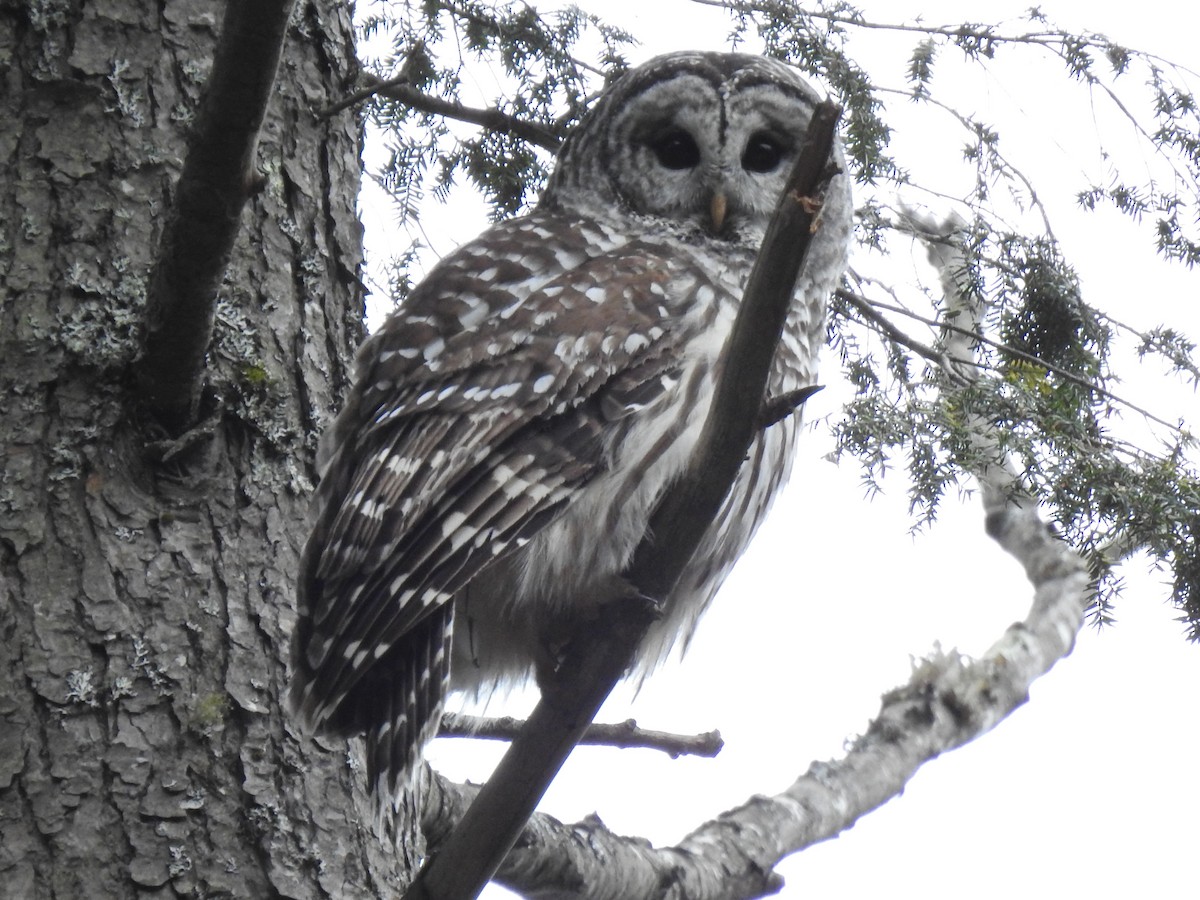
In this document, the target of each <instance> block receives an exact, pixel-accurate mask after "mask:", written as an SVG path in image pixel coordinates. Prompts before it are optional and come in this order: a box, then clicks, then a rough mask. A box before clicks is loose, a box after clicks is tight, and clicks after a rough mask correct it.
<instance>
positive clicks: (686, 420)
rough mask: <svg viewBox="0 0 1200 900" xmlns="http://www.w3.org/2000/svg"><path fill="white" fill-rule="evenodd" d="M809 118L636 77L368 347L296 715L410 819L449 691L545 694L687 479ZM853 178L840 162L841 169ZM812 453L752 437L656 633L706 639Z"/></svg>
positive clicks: (335, 463) (325, 481)
mask: <svg viewBox="0 0 1200 900" xmlns="http://www.w3.org/2000/svg"><path fill="white" fill-rule="evenodd" d="M817 100H818V98H817V97H816V95H815V93H814V92H813V90H812V89H811V88H809V87H808V86H807V85H806V84H805V83H804V82H803V81H802V80H801V79H800V78H799V77H798V76H797V75H796V73H795V72H794V71H793V70H792V69H790V68H789V67H788V66H786V65H784V64H782V63H779V62H775V61H772V60H767V59H764V58H760V57H753V56H745V55H736V54H720V53H676V54H671V55H668V56H662V57H659V58H657V59H654V60H652V61H651V62H649V63H647V64H645V65H644V66H641V67H640V68H637V69H634V70H632V71H631V72H629V73H627V74H626V75H624V76H623V77H621V78H620V79H619V80H617V81H616V82H615V83H614V84H613V85H612V86H611V87H610V88H609V89H608V90H607V91H606V92H605V93H604V94H603V95H602V96H601V97H600V99H599V100H598V101H597V102H596V104H595V105H594V107H593V108H592V109H591V110H590V111H589V112H588V113H587V115H586V116H585V117H584V118H583V120H582V122H581V123H580V124H579V125H578V127H577V128H576V129H575V130H574V131H573V132H572V134H571V135H570V136H569V138H568V139H567V141H566V142H565V143H564V145H563V147H562V150H561V152H560V154H559V157H558V160H557V164H556V167H555V170H554V173H553V175H552V176H551V178H550V181H549V184H548V186H547V188H546V191H545V194H544V195H543V196H542V198H541V200H540V202H539V203H538V205H537V207H536V208H535V209H534V210H533V211H532V212H531V213H530V214H529V215H526V216H523V217H521V218H516V219H512V220H510V221H506V222H501V223H500V224H498V225H495V226H493V227H492V228H490V229H488V230H487V231H485V232H484V233H483V234H482V235H481V236H480V237H478V238H476V239H475V240H473V241H471V242H470V243H468V244H466V245H464V246H462V247H461V248H460V249H458V250H457V251H456V252H454V253H452V254H451V255H449V256H447V257H446V258H445V259H443V260H442V261H441V262H440V263H439V264H438V266H437V267H436V268H434V269H433V270H432V271H431V272H430V273H429V276H428V277H427V278H426V279H425V280H424V281H423V282H422V283H421V284H420V285H419V286H418V287H417V288H416V289H415V290H413V291H412V293H411V294H410V295H409V297H408V298H407V300H406V302H405V303H404V305H403V307H402V308H400V309H399V310H398V311H397V312H396V313H394V314H393V315H392V316H391V318H390V319H388V320H387V322H385V323H384V325H383V326H382V327H381V328H380V329H379V331H378V332H376V333H375V334H374V335H372V336H371V338H370V339H369V340H368V341H367V342H366V343H365V344H364V345H363V347H362V349H361V351H360V353H359V356H358V363H357V380H356V383H355V385H354V388H353V390H352V391H351V394H350V397H349V399H348V401H347V404H346V407H345V409H344V410H343V411H342V413H341V414H340V415H339V416H338V418H337V420H336V422H335V423H334V425H333V427H332V429H331V432H330V434H329V435H327V438H326V443H325V446H324V447H323V455H324V456H325V457H326V458H327V461H326V462H325V469H324V474H323V477H322V481H321V485H320V489H319V492H318V500H317V504H318V506H317V509H318V513H317V519H316V524H315V527H314V529H313V532H312V535H311V537H310V538H309V540H308V544H307V547H306V549H305V552H304V556H303V561H302V571H301V573H300V581H299V608H300V619H299V623H298V627H297V633H296V642H295V648H294V661H295V669H296V675H295V680H294V683H293V686H292V698H291V699H292V705H293V708H294V709H295V711H296V713H297V714H298V716H299V718H300V719H301V721H302V722H304V723H306V724H307V726H309V727H310V728H315V729H317V730H319V731H321V732H324V733H335V734H344V735H354V734H364V733H365V736H366V746H367V764H368V773H369V779H370V781H371V783H372V785H373V787H375V789H376V790H377V791H378V792H379V793H380V796H381V797H390V796H394V795H395V792H396V791H397V789H398V787H400V786H402V784H403V781H404V776H405V773H406V772H408V771H410V770H411V768H412V766H413V764H414V762H415V760H416V759H417V758H418V756H419V754H420V752H421V750H422V748H423V746H424V744H425V743H426V742H427V741H428V740H429V739H430V738H431V737H432V736H433V735H434V734H435V733H436V730H437V724H438V720H439V717H440V713H441V710H442V707H443V702H444V698H445V696H446V694H447V692H449V691H451V690H465V691H470V692H475V693H485V694H486V693H487V692H489V691H490V690H491V689H492V688H493V687H495V686H496V685H499V684H503V683H511V682H514V681H519V680H521V679H524V678H526V677H527V676H529V675H537V674H545V673H546V672H548V671H549V670H551V669H552V668H553V666H554V663H555V650H556V647H557V646H559V645H560V642H561V640H562V639H563V637H564V636H565V635H567V634H569V633H570V632H571V631H572V626H573V624H574V623H576V622H577V621H579V620H580V619H581V618H582V617H583V612H584V611H586V609H587V607H588V605H589V604H595V603H599V602H603V600H604V599H605V597H606V596H611V592H612V588H613V586H614V584H615V583H616V581H617V578H618V576H619V574H620V572H621V571H622V569H623V567H624V566H625V565H626V563H627V562H628V561H629V559H630V557H631V555H632V553H633V550H634V548H635V547H636V546H637V544H638V542H639V541H640V540H641V539H642V537H643V534H644V533H645V530H646V523H647V520H648V518H649V515H650V512H651V511H652V509H653V507H654V505H655V502H656V500H657V498H658V497H659V495H660V494H661V492H662V491H663V489H664V487H665V486H666V485H668V484H669V483H670V482H671V480H672V479H673V478H675V477H676V476H678V475H679V474H680V473H681V472H682V471H683V469H684V468H685V467H686V465H687V464H688V461H689V457H690V455H691V454H692V452H693V447H694V445H695V442H696V440H697V437H698V436H699V433H700V429H701V426H702V425H703V422H704V418H705V414H706V411H707V408H708V405H709V402H710V397H711V394H712V390H713V383H714V379H715V378H716V377H717V376H718V375H719V373H720V371H721V368H722V363H723V359H722V349H723V347H724V345H725V343H726V338H727V336H728V334H729V332H730V328H731V325H732V323H733V319H734V315H735V312H736V310H737V306H738V303H739V300H740V298H741V292H742V290H743V287H744V285H745V282H746V279H747V277H748V275H749V272H750V268H751V265H752V264H753V261H754V257H755V253H756V251H757V249H758V247H759V244H760V243H761V241H762V238H763V234H764V231H765V228H766V225H767V222H768V220H769V218H770V215H771V212H772V210H773V209H774V206H775V204H776V201H777V199H778V197H779V195H780V193H781V191H782V187H783V183H784V179H785V178H786V176H787V174H788V172H789V170H790V169H791V166H792V163H793V162H794V160H795V157H796V155H797V152H798V149H799V147H800V144H801V141H802V139H803V137H804V133H805V129H806V127H807V125H808V122H809V120H810V118H811V115H812V111H813V108H814V106H815V104H816V102H817ZM838 152H839V154H840V151H838ZM850 219H851V208H850V196H849V190H848V188H847V187H846V178H845V177H838V178H835V179H834V180H833V183H832V186H831V187H830V189H829V192H828V195H827V196H826V198H825V204H824V209H823V213H822V221H821V226H820V228H819V230H818V232H817V234H816V236H815V239H814V243H813V245H812V247H811V250H810V256H809V261H808V265H807V267H806V269H805V271H804V273H802V276H801V283H800V284H799V286H798V288H797V294H796V298H795V302H794V304H793V306H792V308H791V311H790V314H789V317H788V321H787V326H786V329H785V332H784V335H783V339H782V343H781V345H780V347H779V349H778V351H777V354H776V357H775V362H774V366H773V371H772V374H771V378H770V385H769V389H770V391H771V392H772V393H780V392H783V391H787V390H791V389H795V388H798V387H802V386H805V385H809V384H812V383H813V381H814V378H815V362H816V356H817V349H818V347H819V345H820V344H821V343H822V340H823V337H824V326H823V320H824V305H825V300H826V297H827V295H828V294H829V292H830V291H831V289H832V288H833V287H834V285H835V283H836V282H837V280H838V279H839V277H840V275H841V273H842V270H843V268H844V265H845V261H846V254H847V248H848V244H849V234H850ZM797 430H798V422H797V421H796V418H795V417H793V418H790V419H786V420H784V421H781V422H779V423H777V424H775V425H773V426H771V427H769V428H767V429H765V430H763V431H762V432H761V433H760V434H759V435H758V437H757V438H756V440H755V442H754V444H753V446H752V447H751V449H750V452H749V454H748V458H747V460H746V462H745V464H744V466H743V467H742V470H741V473H740V475H739V477H738V479H737V481H736V483H735V485H734V487H733V489H732V490H731V492H730V494H729V496H728V497H727V498H726V499H725V501H724V505H723V507H722V509H721V511H720V514H719V516H718V518H717V519H716V521H715V522H714V523H713V524H712V526H711V527H710V528H709V529H708V532H707V534H706V535H705V537H704V539H703V541H702V543H701V545H700V548H699V550H698V551H697V553H696V555H695V557H694V559H693V561H692V563H691V565H690V567H689V568H688V570H687V571H686V572H685V574H684V576H683V578H682V579H681V581H680V582H679V584H678V585H677V587H676V589H675V590H674V592H673V593H672V594H671V596H669V597H666V598H656V599H658V600H660V601H661V603H662V616H661V618H660V620H659V621H657V622H656V623H655V625H654V626H653V628H652V630H651V632H650V633H649V634H648V635H647V636H646V638H645V642H644V644H643V646H642V647H641V649H640V652H639V655H638V660H637V662H636V664H635V665H636V670H637V671H638V672H640V673H643V674H644V673H645V671H647V670H649V669H650V668H652V667H653V666H654V665H655V664H656V663H657V662H658V661H659V660H661V659H662V658H663V656H664V655H665V654H666V653H667V652H668V651H669V650H670V648H671V646H672V644H673V643H675V642H676V641H682V642H684V643H686V641H687V640H688V638H689V637H690V635H691V633H692V630H693V628H694V627H695V624H696V620H697V618H698V617H699V616H700V614H701V613H702V612H703V610H704V609H705V607H706V606H707V605H708V603H709V601H710V599H711V598H712V596H713V594H714V593H715V592H716V590H717V587H718V586H719V585H720V583H721V581H722V580H723V579H724V577H725V575H726V574H727V573H728V572H729V570H730V568H731V567H732V566H733V563H734V561H735V560H736V559H737V557H738V556H739V554H741V552H742V551H743V549H744V548H745V547H746V544H747V543H748V541H749V540H750V537H751V535H752V534H753V533H754V531H755V529H756V527H757V526H758V524H759V522H760V521H761V519H762V517H763V515H764V513H765V512H766V510H767V507H768V505H769V503H770V501H771V498H772V496H773V495H774V494H775V492H776V490H777V489H778V488H779V486H780V484H781V483H782V482H783V480H784V479H785V477H786V475H787V473H788V469H789V465H790V456H791V452H792V448H793V444H794V442H795V438H796V434H797Z"/></svg>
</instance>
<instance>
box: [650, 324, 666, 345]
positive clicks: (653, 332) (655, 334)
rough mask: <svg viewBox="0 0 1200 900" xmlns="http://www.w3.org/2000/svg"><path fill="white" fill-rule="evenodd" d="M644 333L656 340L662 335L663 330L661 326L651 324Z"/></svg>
mask: <svg viewBox="0 0 1200 900" xmlns="http://www.w3.org/2000/svg"><path fill="white" fill-rule="evenodd" d="M646 334H648V335H650V340H652V341H657V340H658V339H659V338H660V337H662V336H663V330H662V329H661V328H659V327H658V326H657V325H651V326H650V327H649V328H648V329H647V330H646Z"/></svg>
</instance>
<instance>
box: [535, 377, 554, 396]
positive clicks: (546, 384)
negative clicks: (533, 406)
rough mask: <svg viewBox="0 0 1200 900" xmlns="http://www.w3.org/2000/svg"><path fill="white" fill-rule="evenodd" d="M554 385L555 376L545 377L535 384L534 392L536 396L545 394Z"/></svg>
mask: <svg viewBox="0 0 1200 900" xmlns="http://www.w3.org/2000/svg"><path fill="white" fill-rule="evenodd" d="M553 385H554V376H553V375H543V376H542V377H541V378H538V379H537V380H536V381H534V383H533V392H534V393H535V394H544V393H546V391H548V390H550V388H551V387H552V386H553Z"/></svg>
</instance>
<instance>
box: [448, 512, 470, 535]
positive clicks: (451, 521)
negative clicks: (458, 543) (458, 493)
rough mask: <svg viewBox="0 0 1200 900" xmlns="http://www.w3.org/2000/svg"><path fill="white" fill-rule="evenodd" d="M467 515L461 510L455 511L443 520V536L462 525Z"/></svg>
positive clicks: (452, 532)
mask: <svg viewBox="0 0 1200 900" xmlns="http://www.w3.org/2000/svg"><path fill="white" fill-rule="evenodd" d="M465 521H467V517H466V516H465V515H464V514H463V513H460V512H453V513H451V514H450V515H448V516H446V518H445V519H443V520H442V537H447V536H449V535H451V534H454V532H456V531H458V529H459V528H461V527H462V524H463V522H465Z"/></svg>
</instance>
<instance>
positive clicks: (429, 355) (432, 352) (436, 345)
mask: <svg viewBox="0 0 1200 900" xmlns="http://www.w3.org/2000/svg"><path fill="white" fill-rule="evenodd" d="M445 349H446V342H445V341H444V340H442V339H441V338H440V337H437V338H434V339H433V340H432V341H430V342H429V343H428V344H426V345H425V347H424V349H423V350H422V351H421V355H422V356H424V357H425V359H426V360H431V359H434V358H435V357H437V356H440V355H441V353H442V351H443V350H445Z"/></svg>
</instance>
